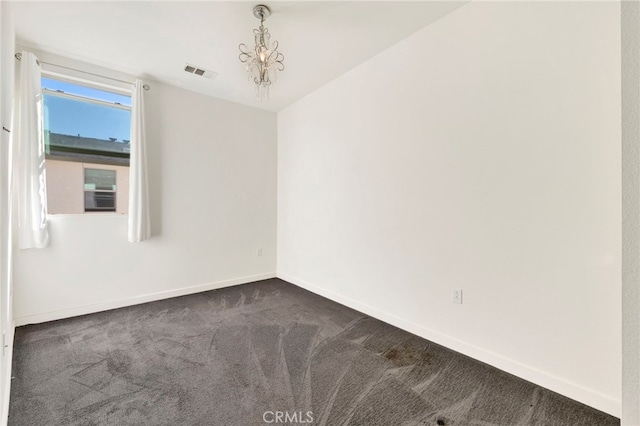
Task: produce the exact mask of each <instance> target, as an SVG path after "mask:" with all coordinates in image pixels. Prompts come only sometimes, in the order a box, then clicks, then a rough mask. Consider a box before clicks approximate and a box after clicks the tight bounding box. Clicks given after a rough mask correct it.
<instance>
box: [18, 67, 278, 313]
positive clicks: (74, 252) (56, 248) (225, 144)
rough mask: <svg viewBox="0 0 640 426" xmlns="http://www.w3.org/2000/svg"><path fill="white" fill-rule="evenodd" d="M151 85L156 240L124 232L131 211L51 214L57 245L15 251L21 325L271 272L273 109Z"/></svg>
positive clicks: (150, 136)
mask: <svg viewBox="0 0 640 426" xmlns="http://www.w3.org/2000/svg"><path fill="white" fill-rule="evenodd" d="M41 57H42V55H41ZM44 58H45V60H47V61H50V62H54V63H56V64H61V65H67V62H65V61H64V60H63V59H61V58H56V57H53V56H51V55H44ZM61 62H64V63H61ZM69 63H71V62H69ZM73 66H75V67H81V66H82V65H80V64H77V63H73ZM87 68H88V67H87ZM92 71H93V72H95V71H96V70H92ZM149 84H150V85H151V90H150V91H149V92H146V99H145V102H146V107H147V115H146V120H147V129H148V150H149V156H148V161H149V171H150V198H151V209H152V214H151V220H152V233H153V238H152V239H151V240H148V241H145V242H142V243H135V244H134V243H129V242H127V217H126V216H121V215H116V214H114V215H109V214H97V215H56V216H50V218H49V226H50V229H49V231H50V240H51V242H50V246H49V247H48V248H46V249H41V250H29V251H20V252H19V253H18V254H17V258H16V273H15V288H16V290H15V317H16V323H17V324H25V323H29V322H39V321H45V320H49V319H53V318H60V317H65V316H70V315H75V314H80V313H86V312H94V311H97V310H101V309H106V308H110V307H116V306H123V305H127V304H131V303H136V302H143V301H148V300H153V299H159V298H164V297H171V296H175V295H179V294H184V293H189V292H195V291H202V290H207V289H210V288H218V287H222V286H225V285H231V284H237V283H243V282H250V281H255V280H258V279H262V278H266V277H272V276H274V275H275V255H276V248H275V247H276V230H275V229H276V228H275V227H276V145H277V144H276V115H275V114H274V113H271V112H265V111H260V110H257V109H253V108H250V107H246V106H241V105H238V104H233V103H230V102H226V101H221V100H217V99H214V98H211V97H208V96H204V95H199V94H196V93H193V92H188V91H185V90H182V89H179V88H175V87H171V86H167V85H163V84H160V83H156V82H150V83H149ZM259 248H262V256H257V250H258V249H259Z"/></svg>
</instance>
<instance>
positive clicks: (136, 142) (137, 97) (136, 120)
mask: <svg viewBox="0 0 640 426" xmlns="http://www.w3.org/2000/svg"><path fill="white" fill-rule="evenodd" d="M143 85H144V83H143V82H142V80H139V79H138V80H136V82H135V83H134V87H133V93H132V96H131V161H130V166H129V241H130V242H132V243H136V242H140V241H144V240H146V239H148V238H149V237H151V222H150V220H149V183H148V178H147V148H146V140H145V125H144V88H143Z"/></svg>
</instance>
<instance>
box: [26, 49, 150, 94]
mask: <svg viewBox="0 0 640 426" xmlns="http://www.w3.org/2000/svg"><path fill="white" fill-rule="evenodd" d="M14 56H15V58H16V59H17V60H19V61H21V60H22V53H20V52H18V53H16V54H15V55H14ZM37 62H38V65H40V64H41V63H42V64H47V65H53V66H54V67H59V68H64V69H67V70H71V71H78V72H81V73H84V74H88V75H93V76H95V77H100V78H106V79H107V80H112V81H117V82H120V83H126V84H134V83H132V82H131V81H126V80H118V79H117V78H111V77H106V76H104V75H100V74H94V73H92V72H88V71H83V70H79V69H76V68H71V67H65V66H64V65H58V64H52V63H51V62H44V61H40V60H39V59H38V60H37ZM142 88H143V89H144V90H146V91H148V90H149V89H151V87H149V85H148V84H144V85H143V86H142Z"/></svg>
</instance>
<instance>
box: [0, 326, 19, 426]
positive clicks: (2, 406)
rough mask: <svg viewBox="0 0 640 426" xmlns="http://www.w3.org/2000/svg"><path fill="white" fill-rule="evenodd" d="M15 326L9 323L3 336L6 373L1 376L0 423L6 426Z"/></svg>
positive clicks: (7, 421)
mask: <svg viewBox="0 0 640 426" xmlns="http://www.w3.org/2000/svg"><path fill="white" fill-rule="evenodd" d="M15 329H16V326H15V324H11V325H10V326H9V328H8V330H7V332H8V334H9V335H8V336H5V341H4V344H5V345H7V347H6V348H5V350H4V354H5V356H6V358H3V362H5V363H6V370H5V371H6V373H7V374H5V375H4V377H3V378H2V383H0V386H2V391H3V392H2V401H0V413H2V418H1V419H0V425H2V426H7V424H8V423H9V400H10V395H11V377H12V374H11V368H12V361H13V336H14V334H15Z"/></svg>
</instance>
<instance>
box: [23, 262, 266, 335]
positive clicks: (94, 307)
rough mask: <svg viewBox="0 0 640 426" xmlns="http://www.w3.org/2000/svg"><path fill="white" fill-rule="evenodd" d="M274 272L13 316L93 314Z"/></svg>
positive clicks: (36, 319)
mask: <svg viewBox="0 0 640 426" xmlns="http://www.w3.org/2000/svg"><path fill="white" fill-rule="evenodd" d="M275 277H276V273H275V272H267V273H264V274H257V275H250V276H245V277H239V278H233V279H230V280H224V281H217V282H214V283H207V284H200V285H195V286H191V287H184V288H179V289H176V290H167V291H159V292H157V293H149V294H143V295H140V296H135V297H129V298H126V299H117V300H109V301H105V302H100V303H93V304H90V305H83V306H76V307H73V308H68V309H62V310H58V311H51V312H44V313H41V314H35V315H27V316H23V317H18V318H14V322H15V326H16V327H19V326H21V325H27V324H38V323H41V322H47V321H55V320H59V319H63V318H70V317H76V316H78V315H86V314H93V313H95V312H102V311H108V310H110V309H116V308H124V307H125V306H132V305H139V304H141V303H147V302H155V301H156V300H162V299H169V298H171V297H178V296H186V295H188V294H193V293H200V292H203V291H208V290H216V289H219V288H223V287H231V286H234V285H239V284H247V283H250V282H254V281H260V280H266V279H269V278H275Z"/></svg>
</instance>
